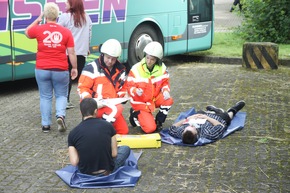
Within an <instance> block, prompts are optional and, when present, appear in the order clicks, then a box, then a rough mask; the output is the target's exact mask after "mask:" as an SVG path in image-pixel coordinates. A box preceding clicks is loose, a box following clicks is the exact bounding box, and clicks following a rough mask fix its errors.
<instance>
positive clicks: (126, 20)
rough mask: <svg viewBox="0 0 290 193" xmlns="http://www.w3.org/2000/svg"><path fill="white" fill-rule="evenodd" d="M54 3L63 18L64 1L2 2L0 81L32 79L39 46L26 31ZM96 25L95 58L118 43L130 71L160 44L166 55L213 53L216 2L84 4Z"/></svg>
mask: <svg viewBox="0 0 290 193" xmlns="http://www.w3.org/2000/svg"><path fill="white" fill-rule="evenodd" d="M47 2H55V3H56V4H58V6H59V8H60V14H61V13H64V12H65V2H66V0H0V82H5V81H14V80H20V79H26V78H32V77H34V68H35V58H36V51H37V42H36V40H35V39H28V38H27V37H26V36H25V34H24V31H25V29H26V27H27V26H28V25H29V24H31V23H32V22H33V21H34V20H35V19H36V18H37V17H38V16H39V15H40V13H41V12H42V10H43V6H44V4H45V3H47ZM83 2H84V7H85V10H86V13H87V14H88V15H89V16H90V18H91V20H92V23H93V26H92V40H91V43H90V50H91V55H90V57H89V58H88V59H87V61H88V60H93V59H95V58H97V57H98V55H99V52H98V50H99V49H98V48H99V45H100V44H101V43H103V42H105V41H106V40H107V39H110V38H115V39H117V40H119V41H120V43H121V45H122V49H123V50H122V55H121V57H120V58H119V60H120V61H121V62H123V63H125V64H126V65H127V67H128V68H130V66H132V65H133V64H135V63H136V62H138V61H140V60H141V59H142V58H143V57H144V53H143V49H144V47H145V45H146V44H148V43H149V42H151V41H158V42H160V43H161V45H162V46H163V48H164V56H170V55H175V54H182V53H189V52H194V51H201V50H207V49H210V48H211V46H212V41H213V32H214V14H213V13H214V12H213V11H214V0H170V1H169V0H83Z"/></svg>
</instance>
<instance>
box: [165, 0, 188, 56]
mask: <svg viewBox="0 0 290 193" xmlns="http://www.w3.org/2000/svg"><path fill="white" fill-rule="evenodd" d="M171 5H172V6H171V7H169V5H168V8H167V11H168V26H169V29H168V30H169V31H168V34H169V35H170V36H169V37H167V40H166V42H168V43H169V44H168V50H165V52H166V51H167V53H166V55H174V54H180V53H185V52H186V50H187V3H186V0H183V1H178V3H177V1H176V2H175V3H172V4H171ZM163 31H166V28H165V27H164V29H163Z"/></svg>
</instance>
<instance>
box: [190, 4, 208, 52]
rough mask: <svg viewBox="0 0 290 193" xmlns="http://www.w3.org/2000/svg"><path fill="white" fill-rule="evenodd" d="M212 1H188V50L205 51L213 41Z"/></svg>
mask: <svg viewBox="0 0 290 193" xmlns="http://www.w3.org/2000/svg"><path fill="white" fill-rule="evenodd" d="M213 1H214V0H188V46H187V47H188V50H187V52H192V51H198V50H207V49H210V48H211V46H212V40H213V30H214V29H213Z"/></svg>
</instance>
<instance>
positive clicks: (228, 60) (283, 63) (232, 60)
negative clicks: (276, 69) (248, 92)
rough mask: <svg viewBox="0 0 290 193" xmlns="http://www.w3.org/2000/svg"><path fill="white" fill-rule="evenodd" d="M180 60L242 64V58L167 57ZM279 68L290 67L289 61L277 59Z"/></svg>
mask: <svg viewBox="0 0 290 193" xmlns="http://www.w3.org/2000/svg"><path fill="white" fill-rule="evenodd" d="M173 57H174V58H175V59H178V60H181V61H183V62H203V63H217V64H233V65H239V64H242V63H243V59H242V58H227V57H216V56H195V55H190V54H179V55H174V56H170V57H168V58H169V59H170V58H173ZM279 66H287V67H290V59H279Z"/></svg>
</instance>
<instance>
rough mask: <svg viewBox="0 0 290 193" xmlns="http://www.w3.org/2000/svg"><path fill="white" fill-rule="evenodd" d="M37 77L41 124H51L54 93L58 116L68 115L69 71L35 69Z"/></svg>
mask: <svg viewBox="0 0 290 193" xmlns="http://www.w3.org/2000/svg"><path fill="white" fill-rule="evenodd" d="M35 78H36V81H37V85H38V89H39V95H40V112H41V124H42V126H48V125H50V124H51V114H52V113H51V111H52V99H53V94H54V95H55V111H56V117H58V116H62V117H65V115H66V105H67V93H68V84H69V72H68V71H52V70H39V69H35Z"/></svg>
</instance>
